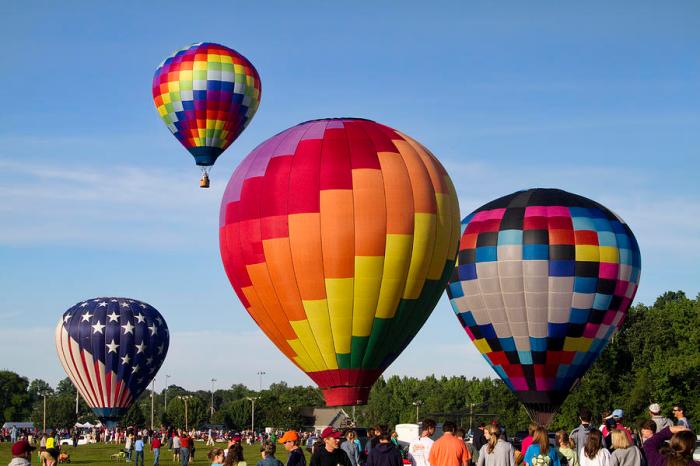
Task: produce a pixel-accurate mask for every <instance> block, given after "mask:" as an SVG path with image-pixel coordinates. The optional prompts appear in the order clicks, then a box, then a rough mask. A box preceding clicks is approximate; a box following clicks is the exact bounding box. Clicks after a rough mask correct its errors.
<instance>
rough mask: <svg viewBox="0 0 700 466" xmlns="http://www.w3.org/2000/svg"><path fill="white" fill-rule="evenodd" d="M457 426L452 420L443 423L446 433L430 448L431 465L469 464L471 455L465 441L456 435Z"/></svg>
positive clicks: (429, 459) (453, 465)
mask: <svg viewBox="0 0 700 466" xmlns="http://www.w3.org/2000/svg"><path fill="white" fill-rule="evenodd" d="M456 428H457V426H456V425H455V423H454V422H452V421H447V422H445V423H444V424H443V425H442V430H443V432H444V434H443V435H442V437H440V438H439V439H437V440H436V441H435V443H433V446H432V447H431V448H430V456H428V461H430V465H431V466H468V464H469V460H470V459H471V455H470V454H469V450H467V447H466V445H464V442H463V441H461V440H460V439H458V438H457V437H455V435H454V431H455V429H456ZM499 432H500V429H499Z"/></svg>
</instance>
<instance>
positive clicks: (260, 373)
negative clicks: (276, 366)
mask: <svg viewBox="0 0 700 466" xmlns="http://www.w3.org/2000/svg"><path fill="white" fill-rule="evenodd" d="M265 374H266V373H265V372H263V371H259V372H258V377H260V385H259V387H258V389H259V390H260V391H262V376H263V375H265Z"/></svg>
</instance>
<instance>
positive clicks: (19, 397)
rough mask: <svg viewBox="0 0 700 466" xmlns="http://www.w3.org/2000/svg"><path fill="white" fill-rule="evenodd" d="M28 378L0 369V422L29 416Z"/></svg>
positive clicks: (20, 419) (18, 419)
mask: <svg viewBox="0 0 700 466" xmlns="http://www.w3.org/2000/svg"><path fill="white" fill-rule="evenodd" d="M28 388H29V380H28V379H27V378H26V377H20V376H19V375H18V374H16V373H14V372H11V371H0V421H1V422H0V424H2V423H5V422H7V421H22V420H25V419H26V418H27V417H28V416H29V412H30V409H31V400H30V398H29V393H28V392H27V389H28Z"/></svg>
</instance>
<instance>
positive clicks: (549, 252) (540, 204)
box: [447, 189, 641, 424]
mask: <svg viewBox="0 0 700 466" xmlns="http://www.w3.org/2000/svg"><path fill="white" fill-rule="evenodd" d="M462 228H463V233H462V238H461V241H460V245H459V255H458V259H457V267H456V268H455V270H454V272H453V273H452V277H451V278H450V283H449V286H448V288H447V292H448V295H449V297H450V301H451V303H452V307H453V309H454V311H455V313H456V314H457V317H458V319H459V322H460V324H461V325H462V326H463V327H464V330H466V332H467V334H468V335H469V338H471V340H472V342H473V343H474V345H475V346H476V347H477V349H478V350H479V351H480V352H481V354H482V355H483V356H484V358H485V359H486V361H487V362H488V363H489V364H490V365H491V367H493V369H494V370H495V371H496V373H497V374H498V375H499V376H500V377H501V378H502V379H503V380H504V381H505V383H506V385H507V386H508V388H510V389H511V390H512V391H513V392H514V393H515V395H516V396H517V397H518V398H519V399H520V400H521V401H522V402H523V404H524V405H525V407H526V408H527V410H528V412H529V413H530V415H531V417H533V419H535V420H537V421H538V422H540V423H542V424H547V423H549V422H550V421H551V417H552V415H553V414H554V413H555V412H556V410H557V409H558V408H559V406H560V405H561V404H562V403H563V402H564V400H565V398H566V396H567V395H568V393H569V391H570V390H571V388H572V387H573V386H574V385H575V384H576V383H577V381H578V380H579V379H580V378H581V376H582V375H583V374H584V373H585V372H586V370H587V369H588V368H589V367H590V366H591V364H593V362H594V361H595V360H596V358H598V356H599V355H600V353H601V351H603V349H604V348H605V346H606V345H607V344H608V342H609V341H610V338H611V337H612V336H613V335H614V334H615V333H616V332H617V331H618V330H619V329H620V327H621V326H622V323H623V322H624V320H625V316H626V314H627V310H628V308H629V307H630V304H631V303H632V300H633V299H634V295H635V292H636V291H637V285H638V284H639V276H640V270H641V256H640V252H639V246H638V245H637V240H636V239H635V237H634V235H633V234H632V230H630V228H629V227H628V226H627V225H626V224H625V223H624V222H623V221H622V219H620V218H619V217H618V216H616V215H615V214H614V213H612V212H611V211H610V210H608V209H606V208H605V207H603V206H602V205H600V204H598V203H597V202H594V201H592V200H590V199H586V198H585V197H582V196H578V195H576V194H571V193H568V192H566V191H561V190H559V189H530V190H527V191H518V192H516V193H513V194H510V195H508V196H504V197H502V198H500V199H496V200H495V201H492V202H489V203H488V204H486V205H484V206H482V207H480V208H479V209H477V210H475V211H474V212H472V213H471V214H469V215H468V216H467V217H466V218H465V219H464V220H462Z"/></svg>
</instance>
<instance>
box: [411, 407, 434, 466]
mask: <svg viewBox="0 0 700 466" xmlns="http://www.w3.org/2000/svg"><path fill="white" fill-rule="evenodd" d="M435 427H436V424H435V421H433V420H432V419H423V424H422V427H421V433H420V436H419V437H418V438H417V439H416V440H414V441H412V442H411V443H410V444H409V445H408V459H409V460H410V461H411V465H412V466H431V465H430V461H428V458H429V457H430V448H431V447H432V446H433V443H435V442H434V441H433V439H432V438H431V437H432V436H433V435H434V434H435Z"/></svg>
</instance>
